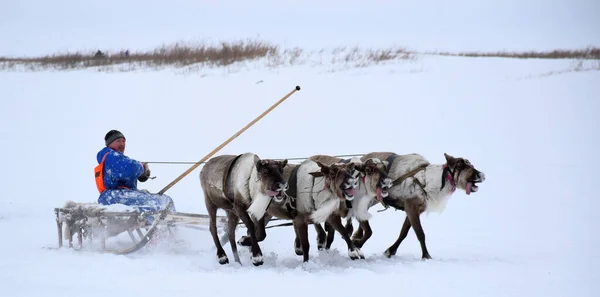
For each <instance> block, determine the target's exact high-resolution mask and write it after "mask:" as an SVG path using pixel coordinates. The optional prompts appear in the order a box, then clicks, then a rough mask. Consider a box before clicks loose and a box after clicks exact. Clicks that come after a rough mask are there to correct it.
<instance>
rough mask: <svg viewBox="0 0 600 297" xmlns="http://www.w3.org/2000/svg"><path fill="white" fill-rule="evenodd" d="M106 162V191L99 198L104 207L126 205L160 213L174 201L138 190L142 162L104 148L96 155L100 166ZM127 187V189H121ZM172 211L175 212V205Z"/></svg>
mask: <svg viewBox="0 0 600 297" xmlns="http://www.w3.org/2000/svg"><path fill="white" fill-rule="evenodd" d="M106 153H108V154H107V155H106V159H105V160H104V170H103V173H102V174H103V175H104V179H103V180H104V187H105V188H106V190H105V191H104V192H102V193H101V194H100V196H99V197H98V203H100V204H103V205H110V204H117V203H118V204H124V205H129V206H134V207H136V208H138V209H139V210H141V211H158V210H162V209H164V208H165V207H166V206H167V203H168V202H169V201H172V199H171V198H170V197H169V196H167V195H159V194H152V193H148V192H145V191H141V190H139V189H138V188H137V182H138V180H137V178H138V177H139V176H140V175H141V174H142V173H143V172H144V167H143V165H142V163H141V162H139V161H136V160H134V159H131V158H129V157H127V156H125V155H124V154H122V153H121V152H119V151H116V150H113V149H111V148H109V147H104V148H103V149H101V150H100V151H99V152H98V154H97V155H96V160H97V161H98V164H100V162H101V161H102V157H103V156H104V154H106ZM119 187H126V188H119ZM171 211H172V212H174V211H175V205H173V206H172V208H171Z"/></svg>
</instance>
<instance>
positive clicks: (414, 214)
mask: <svg viewBox="0 0 600 297" xmlns="http://www.w3.org/2000/svg"><path fill="white" fill-rule="evenodd" d="M411 204H412V203H411ZM406 214H407V215H408V219H409V220H410V224H411V225H412V228H413V230H414V231H415V234H416V235H417V239H418V240H419V243H420V244H421V253H422V256H421V259H431V256H430V255H429V251H427V245H425V232H423V227H422V226H421V219H420V218H419V216H420V215H421V212H419V209H418V207H417V206H415V205H410V206H409V207H408V208H407V212H406Z"/></svg>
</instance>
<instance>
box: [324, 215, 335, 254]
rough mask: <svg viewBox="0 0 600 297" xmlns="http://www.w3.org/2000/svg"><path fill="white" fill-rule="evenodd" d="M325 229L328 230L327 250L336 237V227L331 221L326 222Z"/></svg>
mask: <svg viewBox="0 0 600 297" xmlns="http://www.w3.org/2000/svg"><path fill="white" fill-rule="evenodd" d="M325 231H327V243H325V250H327V251H328V250H329V249H331V244H332V243H333V240H334V239H335V229H333V227H331V224H330V223H329V222H325Z"/></svg>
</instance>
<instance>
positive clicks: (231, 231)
mask: <svg viewBox="0 0 600 297" xmlns="http://www.w3.org/2000/svg"><path fill="white" fill-rule="evenodd" d="M238 220H239V218H238V216H237V215H236V214H235V212H234V211H228V212H227V236H228V237H229V245H231V252H232V253H233V259H234V260H235V262H237V263H239V264H240V265H242V261H240V254H239V253H238V249H237V245H236V244H235V228H236V227H237V224H238Z"/></svg>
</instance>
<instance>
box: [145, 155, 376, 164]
mask: <svg viewBox="0 0 600 297" xmlns="http://www.w3.org/2000/svg"><path fill="white" fill-rule="evenodd" d="M364 155H365V154H349V155H336V156H332V157H337V158H345V157H362V156H364ZM308 158H309V157H295V158H271V159H272V160H283V159H287V160H288V161H295V160H306V159H308ZM206 162H208V161H205V162H202V163H200V164H204V163H206ZM146 163H148V164H196V163H197V162H192V161H148V162H146Z"/></svg>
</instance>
